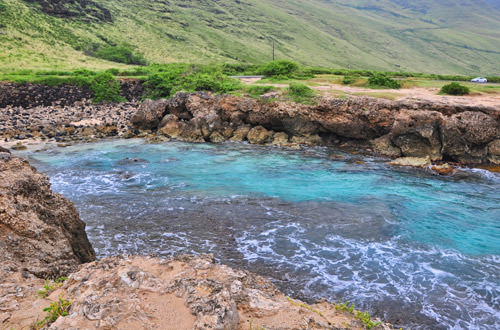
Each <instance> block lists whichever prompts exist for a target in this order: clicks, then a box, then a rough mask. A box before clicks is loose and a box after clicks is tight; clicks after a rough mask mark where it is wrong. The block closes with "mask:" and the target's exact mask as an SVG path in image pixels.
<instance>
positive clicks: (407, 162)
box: [389, 157, 431, 167]
mask: <svg viewBox="0 0 500 330" xmlns="http://www.w3.org/2000/svg"><path fill="white" fill-rule="evenodd" d="M389 164H391V165H395V166H411V167H427V166H430V165H431V159H430V158H429V157H425V158H422V157H401V158H397V159H394V160H393V161H391V162H390V163H389Z"/></svg>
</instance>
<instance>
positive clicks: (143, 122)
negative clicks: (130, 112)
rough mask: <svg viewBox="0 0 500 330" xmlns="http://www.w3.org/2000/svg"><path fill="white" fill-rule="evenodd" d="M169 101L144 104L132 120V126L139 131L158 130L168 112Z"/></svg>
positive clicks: (145, 102) (146, 102)
mask: <svg viewBox="0 0 500 330" xmlns="http://www.w3.org/2000/svg"><path fill="white" fill-rule="evenodd" d="M167 103H168V101H167V100H163V99H162V100H157V101H152V100H146V101H144V102H142V104H141V105H140V106H139V109H137V112H136V113H135V114H134V116H133V117H132V119H131V122H132V126H134V127H135V128H138V129H144V130H154V129H157V128H158V125H159V124H160V121H161V120H162V118H163V116H164V115H165V112H166V110H167Z"/></svg>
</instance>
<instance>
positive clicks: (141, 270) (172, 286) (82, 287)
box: [49, 255, 363, 330]
mask: <svg viewBox="0 0 500 330" xmlns="http://www.w3.org/2000/svg"><path fill="white" fill-rule="evenodd" d="M61 293H63V294H65V297H66V298H67V299H68V300H70V301H71V302H72V304H71V309H70V311H69V315H68V316H66V317H60V318H58V319H57V321H56V322H55V323H53V324H52V325H51V326H50V329H53V330H56V329H57V330H59V329H61V330H62V329H84V328H85V329H86V328H99V329H102V328H114V329H121V328H125V327H130V326H131V325H136V327H139V328H141V329H199V330H202V329H203V330H204V329H214V330H233V329H262V328H265V329H274V330H278V329H336V328H338V327H342V328H344V327H349V329H362V328H363V326H362V324H361V322H359V321H358V320H355V319H354V317H352V316H348V315H347V314H344V313H343V312H341V311H337V310H336V309H335V306H334V305H332V304H329V303H326V302H322V303H319V304H316V305H312V306H307V305H305V304H304V303H303V302H301V301H294V300H291V299H289V298H287V297H285V296H284V295H283V294H281V293H280V292H279V291H277V290H276V288H275V287H274V286H273V285H272V284H271V283H270V282H269V281H268V280H266V279H263V278H261V277H259V276H256V275H253V274H251V273H249V272H246V271H241V270H234V269H231V268H229V267H227V266H224V265H217V264H216V263H215V262H214V259H213V257H212V256H207V255H202V256H198V257H192V256H180V257H176V258H173V259H169V260H165V259H159V258H151V257H111V258H106V259H103V260H100V261H97V262H93V263H90V264H86V265H84V266H82V267H81V268H80V270H79V271H78V272H76V273H74V274H72V275H71V276H70V277H69V279H68V280H67V281H66V282H65V284H64V286H63V287H62V288H61V289H60V290H58V291H57V292H54V293H53V294H52V295H51V297H49V298H52V297H54V298H56V297H57V295H59V294H61Z"/></svg>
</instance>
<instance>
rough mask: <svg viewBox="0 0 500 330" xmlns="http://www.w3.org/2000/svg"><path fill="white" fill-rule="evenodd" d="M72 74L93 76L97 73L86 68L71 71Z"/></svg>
mask: <svg viewBox="0 0 500 330" xmlns="http://www.w3.org/2000/svg"><path fill="white" fill-rule="evenodd" d="M73 74H74V75H77V76H85V77H90V76H95V75H96V74H97V73H96V72H94V71H90V70H87V69H77V70H75V71H73Z"/></svg>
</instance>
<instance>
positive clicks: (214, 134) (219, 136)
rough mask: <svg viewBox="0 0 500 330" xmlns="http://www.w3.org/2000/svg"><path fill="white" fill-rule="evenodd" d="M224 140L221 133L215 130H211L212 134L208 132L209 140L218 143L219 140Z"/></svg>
mask: <svg viewBox="0 0 500 330" xmlns="http://www.w3.org/2000/svg"><path fill="white" fill-rule="evenodd" d="M224 141H226V138H225V137H224V135H222V134H221V133H219V132H217V131H215V132H212V134H210V142H212V143H220V142H224Z"/></svg>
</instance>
